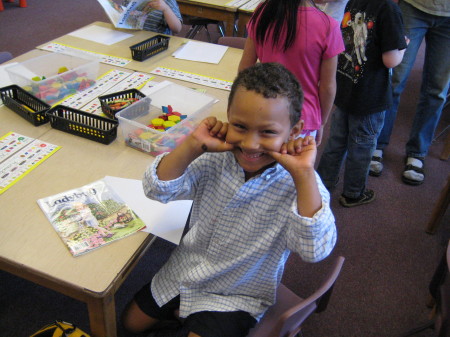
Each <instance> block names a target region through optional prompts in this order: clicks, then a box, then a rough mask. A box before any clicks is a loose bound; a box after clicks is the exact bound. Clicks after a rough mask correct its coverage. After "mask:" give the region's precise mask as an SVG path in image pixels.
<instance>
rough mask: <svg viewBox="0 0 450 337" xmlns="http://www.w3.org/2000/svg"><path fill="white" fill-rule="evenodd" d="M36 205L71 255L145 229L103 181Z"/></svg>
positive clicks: (85, 251) (43, 200) (139, 220)
mask: <svg viewBox="0 0 450 337" xmlns="http://www.w3.org/2000/svg"><path fill="white" fill-rule="evenodd" d="M37 202H38V204H39V206H40V207H41V209H42V211H43V212H44V214H45V215H46V216H47V218H48V220H49V221H50V223H51V224H52V225H53V227H54V228H55V230H56V232H57V233H58V234H59V236H60V237H61V239H62V240H63V242H64V243H65V244H66V245H67V247H69V250H70V252H71V253H72V255H73V256H78V255H81V254H84V253H87V252H89V251H91V250H93V249H96V248H99V247H101V246H103V245H106V244H108V243H111V242H113V241H116V240H118V239H121V238H124V237H126V236H128V235H130V234H133V233H135V232H137V231H139V230H141V229H143V228H144V227H145V224H144V222H143V221H142V220H141V219H140V218H139V217H138V216H137V215H136V214H135V213H134V212H133V211H132V210H131V209H130V208H129V207H128V206H127V205H126V204H125V203H124V202H123V201H122V199H121V198H120V197H119V196H118V195H117V194H116V193H115V192H114V191H113V190H112V189H111V188H110V187H109V186H108V185H107V184H106V183H105V181H104V180H103V179H101V180H98V181H95V182H93V183H91V184H88V185H85V186H83V187H80V188H76V189H73V190H69V191H66V192H63V193H60V194H56V195H52V196H50V197H47V198H42V199H39V200H38V201H37Z"/></svg>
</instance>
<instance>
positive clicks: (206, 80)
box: [150, 67, 233, 90]
mask: <svg viewBox="0 0 450 337" xmlns="http://www.w3.org/2000/svg"><path fill="white" fill-rule="evenodd" d="M150 73H152V74H155V75H160V76H165V77H170V78H174V79H176V80H181V81H187V82H192V83H197V84H201V85H204V86H207V87H212V88H216V89H223V90H231V85H232V84H233V82H230V81H225V80H220V79H217V78H214V77H209V76H203V75H198V74H194V73H188V72H186V71H181V70H177V69H171V68H164V67H157V68H155V69H153V70H152V71H151V72H150Z"/></svg>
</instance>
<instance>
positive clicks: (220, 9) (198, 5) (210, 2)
mask: <svg viewBox="0 0 450 337" xmlns="http://www.w3.org/2000/svg"><path fill="white" fill-rule="evenodd" d="M229 2H230V0H195V1H194V0H178V1H177V3H178V7H179V8H180V12H181V14H183V15H190V16H198V17H201V18H205V19H211V20H217V21H223V22H225V36H233V34H234V24H235V22H236V19H237V9H238V6H233V5H231V6H227V3H229Z"/></svg>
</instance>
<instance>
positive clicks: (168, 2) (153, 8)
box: [110, 0, 183, 35]
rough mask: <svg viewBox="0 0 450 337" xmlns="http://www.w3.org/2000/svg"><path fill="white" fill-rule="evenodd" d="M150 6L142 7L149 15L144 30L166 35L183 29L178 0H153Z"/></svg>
mask: <svg viewBox="0 0 450 337" xmlns="http://www.w3.org/2000/svg"><path fill="white" fill-rule="evenodd" d="M110 1H111V4H112V5H113V6H115V7H116V9H119V10H121V7H120V6H118V5H117V4H116V3H115V2H114V1H112V0H110ZM129 3H130V0H124V1H122V6H123V7H126V6H128V4H129ZM148 6H149V8H147V7H146V8H142V9H141V11H142V12H143V13H145V15H148V16H147V18H146V20H145V22H144V27H143V29H144V30H149V31H152V32H156V33H160V34H166V35H172V34H178V33H179V32H180V31H181V28H182V22H183V20H182V17H181V13H180V9H179V7H178V4H177V2H176V0H151V1H150V2H149V3H148ZM136 14H137V13H136Z"/></svg>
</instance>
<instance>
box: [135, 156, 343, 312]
mask: <svg viewBox="0 0 450 337" xmlns="http://www.w3.org/2000/svg"><path fill="white" fill-rule="evenodd" d="M164 155H165V154H163V155H160V156H158V157H157V158H156V159H155V161H154V163H153V164H152V165H151V166H150V167H149V168H148V169H147V171H146V172H145V175H144V180H143V185H144V191H145V194H146V195H147V197H149V198H151V199H155V200H159V201H161V202H168V201H171V200H193V209H192V215H191V221H190V224H189V226H190V229H189V232H188V233H187V234H186V236H185V237H184V238H183V240H182V242H181V243H180V245H179V246H178V247H177V248H176V249H175V250H174V251H173V253H172V255H171V257H170V258H169V260H168V262H167V263H166V264H165V265H164V266H163V267H162V268H161V270H160V271H159V272H158V273H157V274H156V275H155V277H154V278H153V281H152V284H151V290H152V294H153V296H154V298H155V299H156V301H157V303H158V304H159V305H163V304H165V303H167V302H168V301H169V300H171V299H172V298H174V297H175V296H177V295H178V294H180V298H181V304H180V316H181V317H187V316H188V315H190V314H192V313H195V312H199V311H238V310H242V311H246V312H248V313H250V314H251V315H252V316H253V317H255V318H256V319H260V318H261V316H262V315H263V313H264V311H265V310H266V309H267V308H268V307H269V306H270V305H272V304H273V303H274V302H275V294H276V289H277V286H278V284H279V282H280V280H281V277H282V274H283V270H284V264H285V262H286V260H287V258H288V256H289V253H290V251H294V252H297V253H298V254H300V256H301V257H302V259H303V260H305V261H307V262H317V261H320V260H322V259H324V258H325V257H327V256H328V255H329V254H330V252H331V250H332V249H333V247H334V245H335V243H336V226H335V221H334V216H333V214H332V212H331V209H330V207H329V199H330V196H329V193H328V191H327V190H326V189H325V187H324V186H323V184H322V182H321V180H320V178H319V176H318V175H317V174H316V180H317V183H318V185H319V190H320V194H321V195H322V208H321V209H320V210H319V211H318V212H317V213H316V214H315V215H314V216H313V217H312V218H308V217H302V216H300V215H299V214H298V211H297V193H296V190H295V186H294V182H293V180H292V177H291V175H290V174H289V173H288V172H287V171H286V170H285V169H284V168H283V167H282V166H281V165H279V164H276V165H274V166H273V167H271V168H268V169H266V170H265V171H264V172H263V173H262V174H261V175H259V176H256V177H254V178H252V179H250V180H248V181H245V177H244V171H243V169H242V168H241V166H239V164H238V163H237V162H236V160H235V158H234V155H233V154H232V153H231V152H224V153H205V154H203V155H202V156H200V157H199V158H197V159H196V160H195V161H193V162H192V163H191V164H190V165H189V167H188V168H187V169H186V171H185V172H184V174H183V175H182V176H181V177H179V178H177V179H174V180H170V181H161V180H159V179H158V177H157V174H156V168H157V166H158V164H159V162H160V161H161V159H162V156H164Z"/></svg>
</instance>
